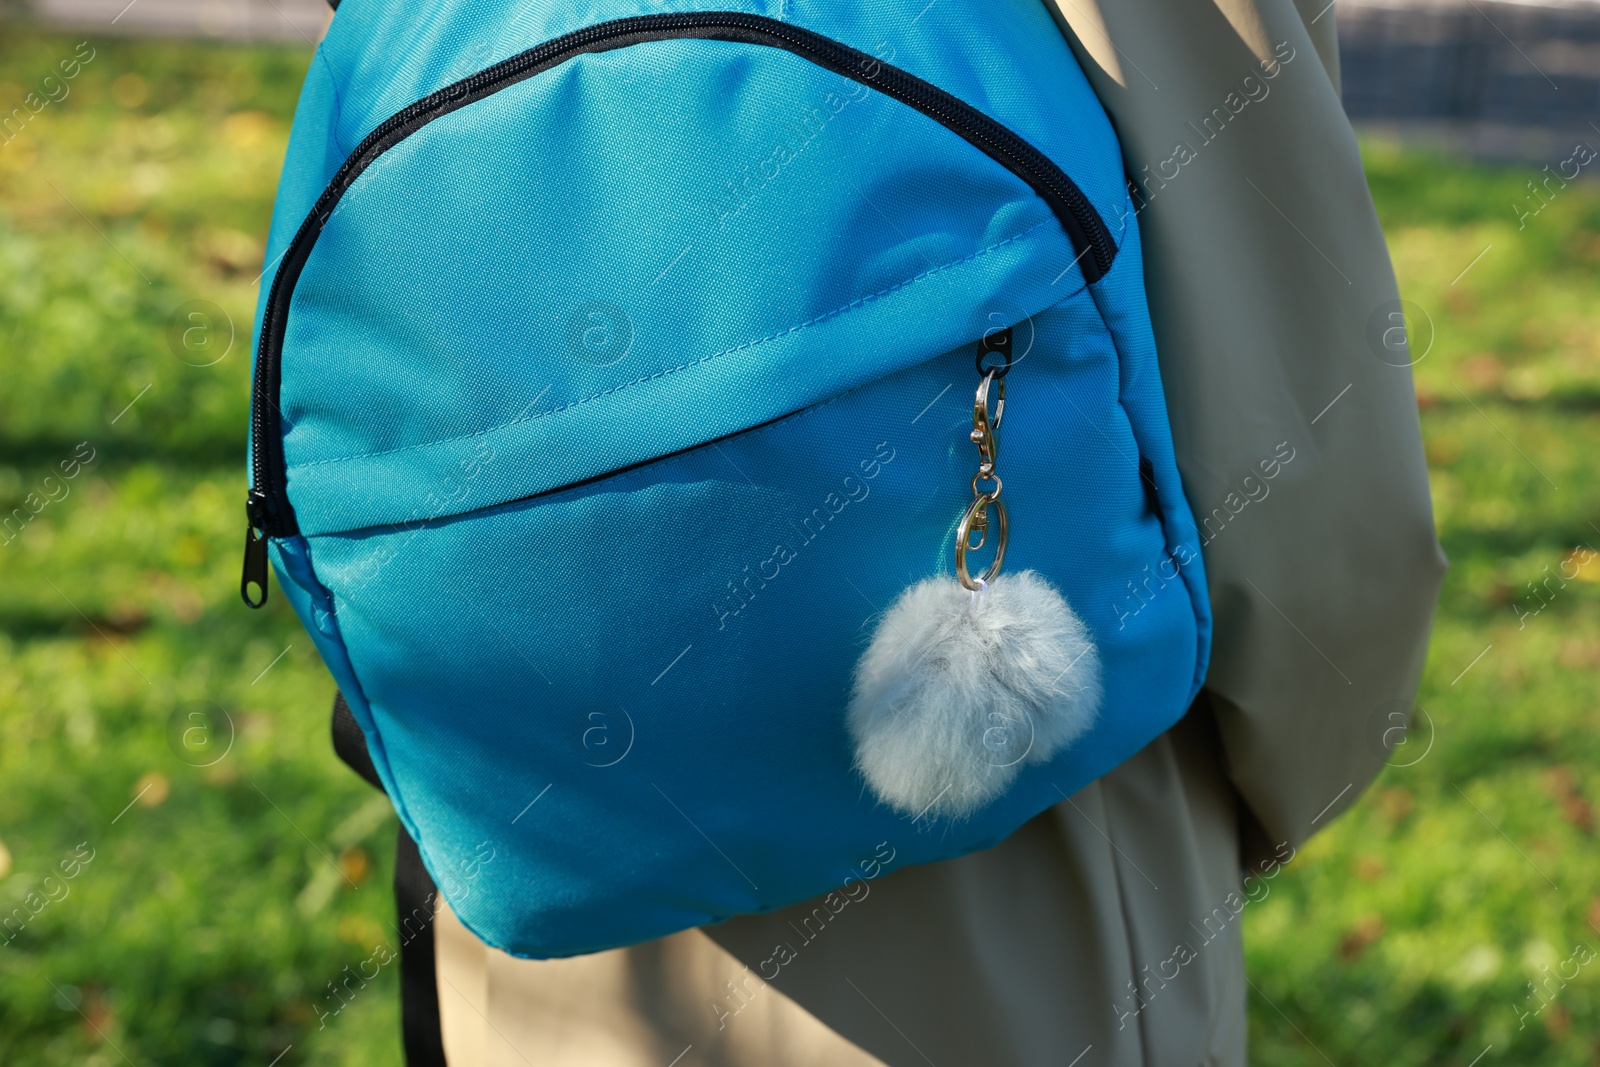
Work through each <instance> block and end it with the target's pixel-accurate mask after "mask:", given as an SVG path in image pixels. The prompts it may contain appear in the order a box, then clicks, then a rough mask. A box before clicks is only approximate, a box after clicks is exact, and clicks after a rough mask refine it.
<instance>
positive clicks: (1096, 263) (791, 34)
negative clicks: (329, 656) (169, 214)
mask: <svg viewBox="0 0 1600 1067" xmlns="http://www.w3.org/2000/svg"><path fill="white" fill-rule="evenodd" d="M683 39H698V40H712V41H733V42H738V43H741V44H752V45H764V46H767V47H772V48H782V49H784V50H786V51H788V52H792V53H794V54H795V55H797V56H800V57H801V58H802V59H806V60H808V61H810V62H812V63H815V64H816V65H818V66H820V67H823V68H825V69H827V70H831V71H833V72H834V73H836V74H841V75H844V76H845V77H847V78H850V79H852V80H854V81H857V82H860V83H861V84H862V85H865V86H867V87H868V88H871V89H876V90H878V91H879V92H881V93H883V94H885V95H886V96H890V97H893V98H894V99H896V100H898V101H900V102H901V103H903V104H907V105H909V106H911V107H913V108H915V109H916V110H918V111H920V112H922V113H923V114H924V115H927V116H928V117H929V118H931V119H933V120H934V121H936V122H938V123H940V124H941V125H943V126H944V127H946V128H947V129H949V130H951V131H952V132H954V133H956V134H958V135H959V136H960V137H961V138H962V139H964V140H966V141H967V142H968V143H969V144H971V145H973V146H974V147H975V148H977V149H979V150H980V151H982V152H983V153H985V154H986V155H988V156H989V157H990V158H992V159H993V160H995V161H996V162H997V163H999V164H1000V165H1002V166H1004V167H1005V168H1006V169H1007V170H1009V171H1011V172H1012V173H1013V174H1015V175H1016V176H1017V177H1019V178H1021V179H1022V180H1023V181H1025V182H1027V183H1028V185H1029V186H1030V187H1031V188H1032V189H1033V191H1034V192H1035V193H1037V194H1038V195H1039V196H1040V197H1041V198H1042V199H1043V200H1044V201H1045V202H1046V203H1047V204H1049V205H1050V208H1051V210H1052V211H1053V212H1054V213H1055V216H1056V218H1057V219H1058V220H1060V222H1061V227H1062V229H1063V230H1065V231H1066V234H1067V236H1068V238H1070V239H1071V241H1072V246H1073V248H1074V249H1075V250H1076V251H1077V253H1078V256H1077V262H1078V263H1079V264H1080V265H1081V269H1082V271H1083V276H1084V279H1085V280H1086V281H1089V282H1094V281H1098V280H1099V279H1100V278H1102V277H1104V276H1105V274H1106V272H1107V271H1108V270H1110V269H1111V263H1112V260H1113V259H1114V258H1115V257H1116V254H1117V247H1116V243H1115V242H1114V241H1113V240H1112V238H1111V232H1110V230H1109V229H1107V227H1106V224H1105V221H1104V220H1103V219H1102V218H1101V217H1100V213H1099V212H1097V211H1096V210H1095V209H1094V205H1093V204H1091V203H1090V202H1089V198H1088V197H1086V196H1084V194H1083V191H1082V190H1081V189H1079V188H1078V187H1077V185H1076V184H1074V183H1073V181H1072V179H1071V178H1069V177H1067V175H1066V173H1065V172H1063V171H1062V169H1061V168H1060V167H1058V166H1056V164H1055V163H1053V162H1051V160H1050V159H1049V157H1047V156H1046V155H1045V154H1044V153H1043V152H1040V151H1039V150H1038V149H1037V148H1035V147H1034V146H1033V145H1032V144H1030V143H1028V141H1026V140H1025V139H1023V138H1022V137H1020V136H1018V135H1017V134H1016V133H1015V132H1013V131H1012V130H1011V129H1009V128H1008V127H1007V126H1005V125H1004V124H1002V123H999V122H996V121H995V120H994V119H992V118H990V117H989V116H987V115H985V114H984V113H983V112H981V111H979V110H978V109H977V108H974V107H973V106H972V105H970V104H968V103H966V102H964V101H962V100H960V99H958V98H957V97H954V96H952V95H951V94H949V93H947V92H945V91H944V90H943V89H940V88H939V87H938V86H936V85H933V84H932V83H930V82H926V81H923V80H922V79H921V78H918V77H916V76H915V75H913V74H910V73H908V72H906V71H904V70H901V69H900V68H898V67H894V66H891V65H889V64H888V63H884V62H883V61H881V60H879V59H876V58H875V57H873V56H870V55H868V54H867V53H865V52H862V51H859V50H857V49H855V48H851V47H850V46H848V45H845V44H841V43H839V42H838V41H835V40H833V39H832V38H830V37H824V36H822V35H821V34H817V33H813V32H811V31H810V30H805V29H801V28H800V27H798V26H792V25H790V24H789V23H786V22H779V21H777V20H776V19H770V18H766V17H764V16H761V15H747V14H744V13H742V12H735V11H699V12H690V13H686V14H674V15H644V16H640V17H637V18H626V19H617V20H615V21H613V22H602V23H599V24H598V25H594V26H590V27H587V28H586V29H582V30H577V31H575V32H573V33H569V34H566V35H565V36H562V37H557V38H556V39H554V40H552V41H547V42H545V43H544V44H542V45H539V46H538V47H536V48H530V49H529V50H528V51H526V52H522V53H520V54H518V55H515V56H513V57H511V58H510V59H507V60H505V61H504V62H502V63H497V64H495V65H494V66H492V67H490V68H488V69H487V70H484V71H480V72H479V73H477V74H474V75H472V76H471V77H468V78H463V79H462V80H461V81H458V82H456V83H454V84H453V85H448V86H446V87H445V88H443V89H440V90H439V91H438V92H436V93H432V94H430V95H428V96H426V97H424V98H422V99H421V100H419V101H417V102H416V103H415V104H412V105H411V106H410V107H407V108H405V109H404V110H402V111H400V112H398V113H397V114H395V115H392V116H391V117H389V118H388V119H386V120H385V121H384V122H383V123H382V124H380V125H379V126H378V128H377V129H375V130H373V131H372V132H371V133H370V134H368V135H367V137H366V138H365V139H364V140H362V142H361V143H360V144H359V145H357V146H356V149H355V151H354V152H352V153H350V156H349V158H348V159H346V160H345V161H344V164H343V165H342V166H341V167H340V168H339V171H338V173H336V174H335V175H334V176H333V180H332V181H331V182H329V183H328V187H327V188H326V189H324V190H323V191H322V195H321V196H320V197H318V198H317V202H316V204H315V205H314V206H313V207H312V209H311V212H310V214H308V215H307V216H306V219H305V221H304V222H302V223H301V224H300V229H299V230H298V231H296V233H295V235H294V238H293V239H292V240H291V241H290V242H289V247H288V248H287V249H286V250H285V251H284V254H283V257H282V262H281V263H280V265H279V267H278V271H277V273H276V274H275V275H274V276H273V279H272V288H271V290H270V291H269V292H268V294H267V309H266V315H265V317H264V319H263V321H262V325H261V339H260V345H259V347H258V349H257V353H256V370H255V382H254V387H253V395H252V406H251V443H252V460H253V478H252V483H253V484H252V488H251V490H250V496H249V501H248V505H247V511H248V516H249V524H250V527H249V529H250V536H249V537H248V538H247V542H246V549H245V576H244V582H243V583H242V584H243V586H244V589H245V592H244V599H245V603H246V604H248V605H250V606H251V607H260V606H261V605H262V604H264V603H265V602H266V585H265V582H264V581H261V582H260V583H259V589H260V596H259V599H256V598H255V597H254V596H253V595H252V594H251V592H249V588H248V587H249V585H250V584H253V583H255V582H256V579H257V577H258V576H260V577H262V578H264V574H262V573H261V572H262V570H264V568H263V566H262V561H263V560H264V559H265V547H266V546H265V542H264V540H263V539H264V538H265V537H287V536H290V535H292V534H295V533H297V532H299V524H298V523H297V522H296V520H295V515H294V509H293V508H292V507H291V506H290V504H289V499H288V496H287V494H286V492H285V483H286V481H287V472H286V470H285V466H284V458H283V432H282V424H281V419H280V414H281V413H280V412H279V410H278V387H279V383H280V381H281V379H282V367H281V364H280V359H281V357H282V354H283V338H284V330H285V328H286V326H287V324H288V318H289V301H290V298H291V297H292V296H293V294H294V287H295V283H296V282H297V281H298V280H299V278H300V272H301V270H302V269H303V268H304V267H305V264H306V260H307V258H308V257H309V256H310V254H311V248H312V246H313V245H314V244H315V243H316V240H317V237H318V235H319V234H321V232H322V229H323V227H324V226H325V225H326V224H327V221H328V217H329V216H330V215H332V214H333V210H334V208H335V207H336V206H338V203H339V200H340V198H341V197H343V196H344V193H345V191H346V190H347V189H349V188H350V186H351V185H352V184H353V183H354V182H355V180H356V178H358V177H360V175H361V173H362V171H364V170H366V168H367V167H368V166H370V165H371V164H372V162H373V161H374V160H376V159H377V158H378V157H379V156H380V155H382V154H383V153H384V152H387V151H388V150H389V149H391V148H393V147H394V146H395V145H397V144H399V143H400V142H401V141H403V140H405V139H406V138H407V137H409V136H411V135H412V134H413V133H416V132H417V131H418V130H420V129H422V127H424V126H426V125H427V124H428V123H430V122H432V121H433V120H434V119H436V118H439V117H441V116H443V115H448V114H449V113H450V112H452V111H455V110H456V109H457V108H461V107H465V106H466V105H467V104H470V103H473V102H474V101H477V100H481V99H483V98H484V97H486V96H490V95H492V94H494V93H496V92H499V91H500V90H501V89H504V88H506V87H508V86H511V85H515V84H516V83H517V82H520V81H522V80H524V79H526V78H531V77H533V76H534V75H536V74H541V73H543V72H544V71H547V70H549V69H551V68H552V67H555V66H557V65H559V64H561V63H563V62H565V61H566V60H568V59H571V58H572V57H573V56H578V55H584V54H587V53H592V52H605V51H610V50H611V49H615V48H626V47H628V46H629V45H634V44H643V43H645V42H649V41H670V40H683Z"/></svg>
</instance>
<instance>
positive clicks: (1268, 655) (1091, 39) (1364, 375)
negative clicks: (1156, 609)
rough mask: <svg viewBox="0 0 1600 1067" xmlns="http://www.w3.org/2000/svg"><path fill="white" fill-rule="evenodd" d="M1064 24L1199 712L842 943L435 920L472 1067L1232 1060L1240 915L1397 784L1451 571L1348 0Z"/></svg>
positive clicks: (454, 1046)
mask: <svg viewBox="0 0 1600 1067" xmlns="http://www.w3.org/2000/svg"><path fill="white" fill-rule="evenodd" d="M945 2H952V0H945ZM992 2H1030V0H992ZM1055 2H1056V5H1057V8H1058V11H1057V13H1058V15H1059V21H1060V23H1061V25H1062V29H1063V32H1065V33H1066V34H1067V35H1068V37H1069V38H1070V39H1071V42H1072V45H1073V48H1074V50H1075V51H1076V52H1077V54H1078V56H1079V59H1080V62H1081V63H1082V64H1083V67H1084V69H1085V70H1086V71H1087V72H1088V74H1089V76H1090V78H1091V79H1092V80H1093V82H1094V84H1095V87H1096V89H1097V90H1098V91H1099V93H1100V96H1101V99H1102V100H1103V101H1104V102H1105V105H1106V108H1107V110H1108V111H1109V112H1110V114H1111V116H1112V119H1113V121H1114V122H1115V124H1116V127H1117V131H1118V134H1119V135H1120V137H1121V139H1122V144H1123V150H1124V154H1125V156H1126V159H1127V164H1128V171H1129V173H1130V175H1132V176H1133V177H1134V179H1135V182H1136V184H1137V186H1138V188H1139V198H1140V201H1141V211H1140V216H1139V223H1140V226H1141V227H1142V231H1143V234H1144V241H1145V270H1146V275H1147V281H1148V288H1149V294H1150V304H1151V312H1152V316H1153V319H1154V322H1155V331H1156V340H1157V344H1158V348H1159V352H1160V360H1161V368H1162V374H1163V378H1164V384H1165V388H1166V394H1167V401H1168V405H1169V407H1170V409H1171V417H1172V424H1173V433H1174V437H1175V442H1176V445H1177V454H1178V461H1179V465H1180V467H1181V469H1182V472H1183V476H1184V480H1185V485H1186V489H1187V492H1188V495H1189V499H1190V501H1191V503H1192V504H1193V506H1194V510H1195V512H1196V515H1197V518H1199V519H1200V520H1201V522H1202V525H1203V526H1204V528H1205V534H1206V537H1207V538H1208V543H1207V544H1206V548H1205V558H1206V567H1207V571H1208V574H1209V577H1210V583H1211V596H1212V601H1213V605H1214V608H1215V612H1216V622H1217V626H1216V640H1215V647H1214V651H1213V655H1212V667H1211V671H1210V675H1209V678H1208V682H1207V691H1206V693H1205V694H1203V695H1202V698H1201V700H1200V701H1199V702H1197V704H1196V706H1195V708H1194V709H1192V710H1191V712H1190V714H1189V715H1188V716H1187V717H1186V718H1185V719H1184V720H1183V721H1182V722H1181V723H1180V724H1179V725H1178V726H1176V727H1174V728H1173V729H1172V730H1171V731H1169V732H1168V733H1167V734H1165V735H1163V736H1162V737H1160V738H1158V739H1157V740H1155V741H1154V742H1152V743H1151V744H1150V745H1149V746H1148V747H1147V748H1146V749H1145V750H1144V751H1143V752H1141V753H1139V754H1138V755H1137V756H1135V757H1134V758H1133V759H1132V760H1130V761H1129V762H1128V763H1126V764H1124V765H1123V766H1122V767H1119V768H1118V769H1117V770H1116V771H1114V772H1112V773H1111V774H1108V775H1106V776H1105V777H1104V778H1103V779H1101V780H1100V781H1098V782H1095V783H1094V784H1092V785H1090V786H1088V787H1087V788H1085V789H1084V790H1083V791H1082V792H1080V793H1079V794H1077V795H1076V796H1074V797H1072V798H1071V799H1070V800H1067V801H1064V802H1063V803H1062V804H1060V805H1057V806H1056V807H1054V808H1052V809H1050V810H1049V811H1046V812H1045V813H1043V814H1042V815H1040V816H1038V817H1037V818H1035V819H1034V820H1033V821H1031V822H1029V823H1028V824H1027V825H1026V826H1024V827H1023V828H1022V829H1021V830H1019V831H1017V832H1016V833H1015V834H1013V835H1012V836H1011V837H1010V838H1009V839H1008V840H1006V841H1005V842H1003V843H1002V844H1000V845H998V846H997V847H995V848H993V849H990V850H988V851H986V852H982V853H977V854H974V855H970V856H966V857H963V858H961V859H957V860H953V861H949V862H946V863H940V864H933V865H929V866H924V867H914V868H909V869H905V870H902V871H899V872H897V873H895V874H892V875H889V876H886V877H884V878H883V879H881V880H880V881H878V882H876V883H873V885H872V887H871V891H870V893H869V894H868V895H867V896H866V897H864V898H862V899H860V900H857V901H852V902H851V903H849V904H848V905H847V906H846V907H845V908H844V909H843V910H841V911H839V912H838V913H837V914H833V915H831V916H828V917H826V921H825V923H824V922H822V921H818V920H815V919H814V918H813V915H814V905H813V904H802V905H798V906H796V907H794V908H789V909H785V910H784V911H780V912H776V913H772V914H767V915H755V916H744V917H741V918H738V919H735V920H732V921H730V922H727V923H724V924H722V925H720V926H716V927H710V928H706V929H704V930H690V931H686V932H684V933H681V934H678V935H675V936H673V937H669V938H665V939H663V940H661V941H656V942H652V943H649V944H645V945H640V946H636V947H634V948H630V949H623V950H617V951H613V952H605V953H599V954H597V955H593V956H586V957H582V958H578V959H571V960H555V961H525V960H515V959H512V958H510V957H508V956H506V955H504V954H503V953H500V952H497V951H494V950H491V949H487V948H485V947H484V946H483V945H482V944H481V943H479V942H478V941H476V940H475V939H474V938H473V937H472V936H471V935H470V934H468V933H467V932H466V931H465V930H464V929H463V928H462V927H461V926H460V924H459V923H457V922H456V921H455V920H454V919H453V918H452V917H451V916H450V915H449V914H448V913H445V914H443V915H442V916H441V919H440V924H439V928H438V950H437V951H438V959H439V965H440V966H439V990H440V1000H441V1008H442V1012H443V1025H444V1036H445V1045H446V1049H447V1053H448V1055H449V1059H450V1062H451V1063H452V1065H463V1064H464V1065H471V1067H502V1065H514V1064H538V1065H540V1067H547V1065H548V1067H691V1065H694V1067H699V1065H726V1067H735V1065H737V1067H801V1065H806V1067H822V1065H827V1067H866V1065H873V1064H880V1063H881V1064H890V1065H893V1067H917V1065H921V1064H927V1065H930V1067H931V1065H938V1067H952V1065H983V1067H1043V1065H1046V1064H1049V1065H1052V1067H1112V1065H1114V1067H1133V1065H1160V1067H1168V1065H1171V1067H1195V1065H1198V1064H1216V1065H1230V1067H1237V1065H1242V1064H1244V1062H1245V989H1246V984H1245V977H1244V967H1243V956H1242V950H1241V941H1240V924H1241V921H1242V920H1241V918H1240V916H1241V914H1242V913H1243V912H1244V911H1245V909H1246V908H1247V907H1248V905H1249V902H1251V901H1255V900H1260V899H1262V898H1263V897H1264V896H1265V895H1266V894H1268V893H1270V892H1271V891H1272V889H1273V884H1272V882H1273V879H1274V878H1275V877H1277V875H1278V874H1279V872H1280V871H1281V870H1282V863H1283V862H1286V861H1287V862H1291V863H1292V857H1293V850H1294V848H1295V846H1296V845H1298V844H1299V843H1300V842H1302V841H1304V840H1305V838H1306V837H1307V836H1308V835H1309V834H1311V833H1312V832H1314V831H1315V830H1317V829H1319V828H1320V827H1322V826H1325V825H1327V823H1328V822H1329V821H1330V820H1331V819H1332V818H1333V817H1334V816H1335V815H1336V814H1337V813H1338V812H1339V811H1341V810H1343V809H1344V808H1345V807H1347V806H1348V805H1349V804H1350V803H1352V802H1353V801H1354V799H1355V798H1356V796H1357V795H1358V794H1359V793H1360V791H1361V790H1362V788H1363V787H1364V786H1365V785H1366V783H1367V782H1369V781H1370V780H1371V778H1372V777H1373V775H1374V774H1375V773H1376V771H1377V770H1378V768H1379V767H1380V766H1381V764H1382V762H1383V758H1384V747H1383V740H1384V738H1385V737H1386V736H1388V737H1390V739H1392V738H1393V735H1392V734H1390V735H1386V734H1385V731H1386V730H1389V729H1390V728H1391V727H1392V726H1393V725H1394V722H1393V720H1391V719H1388V718H1387V717H1386V715H1387V712H1388V711H1389V710H1390V709H1391V708H1392V707H1393V704H1392V702H1394V701H1400V702H1401V706H1405V704H1404V702H1406V701H1408V700H1409V699H1410V696H1411V694H1412V693H1413V691H1414V689H1415V686H1416V683H1417V680H1418V676H1419V674H1420V671H1421V667H1422V658H1423V652H1424V649H1425V644H1426V637H1427V631H1428V626H1429V621H1430V617H1431V612H1432V609H1433V604H1434V597H1435V593H1436V592H1437V588H1438V584H1439V580H1440V578H1441V576H1442V573H1443V565H1444V561H1443V556H1442V554H1441V553H1440V550H1439V547H1438V543H1437V541H1436V540H1435V537H1434V531H1433V522H1432V515H1431V509H1430V503H1429V497H1428V487H1427V480H1426V471H1425V468H1424V464H1423V457H1422V449H1421V442H1420V438H1419V434H1418V428H1417V419H1416V408H1415V399H1414V396H1413V394H1412V388H1411V375H1410V370H1409V368H1408V367H1407V366H1405V364H1406V363H1407V358H1406V356H1405V353H1404V349H1403V347H1400V348H1397V347H1396V346H1397V345H1399V344H1401V343H1403V336H1402V335H1401V333H1400V332H1399V331H1397V330H1396V329H1395V328H1394V326H1395V324H1396V323H1398V322H1399V321H1400V320H1398V319H1394V318H1391V317H1389V316H1390V315H1391V314H1392V312H1393V311H1394V310H1395V308H1394V306H1393V303H1394V301H1395V300H1396V292H1395V282H1394V276H1393V273H1392V271H1391V269H1390V265H1389V260H1388V256H1387V253H1386V251H1385V248H1384V244H1383V236H1382V234H1381V233H1380V231H1379V229H1378V223H1377V218H1376V216H1375V214H1374V212H1373V208H1372V203H1371V199H1370V197H1369V195H1368V192H1367V187H1366V184H1365V180H1364V178H1363V176H1362V171H1361V161H1360V158H1359V156H1358V154H1357V151H1356V144H1355V139H1354V136H1353V135H1352V133H1351V130H1350V127H1349V125H1348V123H1347V122H1346V120H1345V117H1344V113H1343V111H1342V110H1341V108H1340V104H1339V94H1338V66H1337V62H1338V61H1337V42H1336V38H1335V32H1334V31H1335V27H1334V16H1333V13H1332V11H1331V5H1330V7H1329V8H1324V7H1323V4H1324V3H1326V0H1308V2H1307V3H1306V4H1304V5H1301V6H1297V5H1296V4H1295V3H1293V2H1292V0H1212V2H1209V3H1198V2H1195V0H1116V2H1115V3H1111V2H1102V0H1055ZM1396 364H1398V366H1397V365H1396ZM1291 455H1292V458H1290V459H1288V460H1285V459H1284V457H1285V456H1291ZM1272 461H1276V465H1272ZM1263 463H1267V464H1268V465H1267V466H1263ZM1267 470H1272V471H1273V473H1274V476H1273V477H1271V478H1270V479H1269V478H1267V477H1265V472H1266V471H1267ZM1241 833H1242V835H1243V836H1242V838H1241ZM1246 865H1248V866H1249V867H1250V868H1251V869H1250V871H1249V874H1248V876H1247V877H1245V878H1244V879H1243V881H1242V882H1241V873H1240V872H1241V867H1243V866H1246ZM808 919H811V920H812V921H809V922H808ZM784 949H787V953H786V958H787V959H788V962H787V963H786V964H785V966H783V967H782V969H781V973H780V975H779V977H778V979H777V980H775V981H774V982H772V983H770V984H769V983H765V982H763V981H762V980H761V978H760V977H759V976H758V975H757V974H756V970H755V969H756V968H757V967H758V966H759V965H760V963H761V961H763V960H767V959H769V958H771V957H772V956H773V955H774V953H775V952H782V951H783V950H784ZM769 973H770V972H769Z"/></svg>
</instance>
